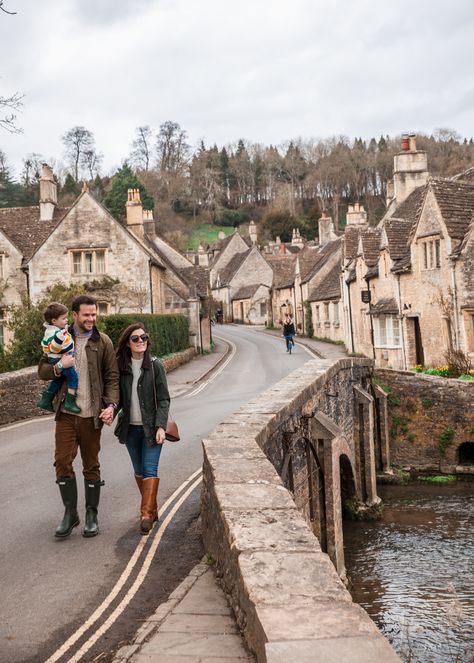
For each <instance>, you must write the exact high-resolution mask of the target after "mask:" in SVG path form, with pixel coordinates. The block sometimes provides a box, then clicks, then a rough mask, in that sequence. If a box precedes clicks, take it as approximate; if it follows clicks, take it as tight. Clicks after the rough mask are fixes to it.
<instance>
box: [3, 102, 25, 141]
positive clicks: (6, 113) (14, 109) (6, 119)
mask: <svg viewBox="0 0 474 663" xmlns="http://www.w3.org/2000/svg"><path fill="white" fill-rule="evenodd" d="M23 98H24V95H23V94H20V93H19V92H15V94H12V95H11V96H9V97H0V112H1V115H0V127H2V129H6V131H9V132H10V133H12V134H18V133H21V132H22V129H20V128H19V127H18V125H17V123H16V119H17V113H18V112H19V111H20V110H21V107H22V106H23Z"/></svg>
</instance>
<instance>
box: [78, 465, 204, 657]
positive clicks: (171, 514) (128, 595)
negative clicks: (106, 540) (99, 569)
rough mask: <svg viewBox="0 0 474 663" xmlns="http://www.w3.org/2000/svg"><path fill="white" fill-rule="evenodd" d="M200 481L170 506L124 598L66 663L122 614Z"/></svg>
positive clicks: (82, 652) (95, 639)
mask: <svg viewBox="0 0 474 663" xmlns="http://www.w3.org/2000/svg"><path fill="white" fill-rule="evenodd" d="M201 481H202V476H200V477H199V478H198V479H197V480H196V481H195V482H194V483H193V484H192V486H190V487H189V488H188V490H187V491H186V492H185V493H184V494H183V495H182V496H181V497H180V499H179V500H178V502H176V504H175V506H174V507H173V508H172V510H171V511H170V512H169V514H168V515H167V516H166V518H165V520H164V521H163V524H162V525H161V526H160V529H159V530H158V533H157V535H156V536H155V538H154V539H153V543H152V544H151V546H150V550H149V551H148V553H147V556H146V558H145V561H144V562H143V566H142V568H141V570H140V571H139V573H138V576H137V578H136V579H135V582H134V583H133V585H132V586H131V587H130V589H129V590H128V592H127V593H126V594H125V596H124V598H123V599H122V600H121V602H120V603H119V604H118V606H117V607H116V608H115V610H114V611H113V613H112V614H111V615H110V617H109V618H108V619H107V620H106V621H105V622H104V623H103V624H102V626H100V628H98V629H97V631H96V632H95V633H94V635H92V636H91V637H90V638H89V640H87V641H86V642H85V643H84V644H83V645H82V647H81V648H80V649H79V650H78V651H77V652H76V654H75V655H74V656H73V657H72V658H70V659H69V660H68V663H77V661H80V660H81V658H82V657H83V656H84V654H86V653H87V652H88V651H89V649H90V648H91V647H92V646H93V645H94V644H95V643H96V642H97V640H99V638H101V637H102V636H103V635H104V633H106V632H107V631H108V630H109V628H110V627H111V626H112V624H113V623H114V622H115V621H116V619H117V618H118V617H119V616H120V615H121V614H122V612H123V611H124V610H125V608H126V607H127V606H128V604H129V603H130V601H131V600H132V599H133V597H134V596H135V594H136V593H137V591H138V590H139V589H140V586H141V584H142V583H143V581H144V580H145V577H146V574H147V573H148V569H149V568H150V564H151V562H152V560H153V557H154V555H155V552H156V549H157V548H158V544H159V543H160V541H161V538H162V536H163V534H164V532H165V530H166V528H167V527H168V525H169V523H170V522H171V520H172V519H173V517H174V515H175V513H176V511H177V510H178V509H179V508H180V506H181V505H182V504H183V502H185V501H186V500H187V499H188V497H189V495H190V494H191V493H192V492H193V490H194V489H195V488H196V487H197V486H198V485H199V484H200V483H201Z"/></svg>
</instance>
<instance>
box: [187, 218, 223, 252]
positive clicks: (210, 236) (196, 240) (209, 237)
mask: <svg viewBox="0 0 474 663" xmlns="http://www.w3.org/2000/svg"><path fill="white" fill-rule="evenodd" d="M221 230H223V231H224V232H225V234H226V236H227V235H231V234H232V233H233V232H234V230H235V229H234V227H233V226H213V225H211V224H208V223H203V224H201V225H196V226H194V228H193V232H192V233H191V236H190V238H189V241H188V246H189V248H190V249H193V250H194V251H196V250H197V249H198V247H199V244H201V242H202V243H204V244H214V242H217V240H218V239H219V232H220V231H221Z"/></svg>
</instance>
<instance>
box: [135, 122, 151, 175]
mask: <svg viewBox="0 0 474 663" xmlns="http://www.w3.org/2000/svg"><path fill="white" fill-rule="evenodd" d="M136 132H137V137H136V138H135V140H134V141H133V143H132V151H131V152H130V161H131V163H132V164H133V165H134V166H135V167H136V168H139V169H140V170H145V171H147V170H148V169H149V167H150V161H151V143H152V140H153V132H152V130H151V129H150V127H149V126H148V125H147V126H144V127H137V129H136Z"/></svg>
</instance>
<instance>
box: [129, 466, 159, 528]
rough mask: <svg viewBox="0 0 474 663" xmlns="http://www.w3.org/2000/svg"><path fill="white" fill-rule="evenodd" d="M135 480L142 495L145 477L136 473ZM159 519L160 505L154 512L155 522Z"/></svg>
mask: <svg viewBox="0 0 474 663" xmlns="http://www.w3.org/2000/svg"><path fill="white" fill-rule="evenodd" d="M134 476H135V481H136V482H137V486H138V490H139V491H140V495H141V494H142V493H143V477H142V476H141V475H140V474H135V475H134ZM157 520H158V507H157V508H156V509H155V511H154V513H153V522H156V521H157Z"/></svg>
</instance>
